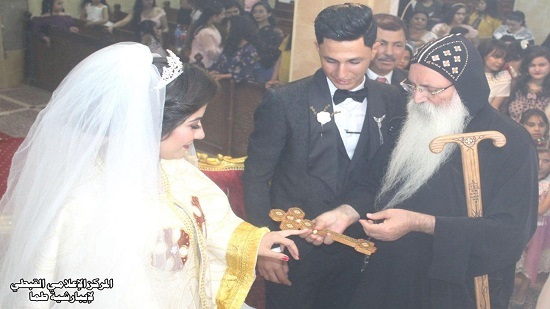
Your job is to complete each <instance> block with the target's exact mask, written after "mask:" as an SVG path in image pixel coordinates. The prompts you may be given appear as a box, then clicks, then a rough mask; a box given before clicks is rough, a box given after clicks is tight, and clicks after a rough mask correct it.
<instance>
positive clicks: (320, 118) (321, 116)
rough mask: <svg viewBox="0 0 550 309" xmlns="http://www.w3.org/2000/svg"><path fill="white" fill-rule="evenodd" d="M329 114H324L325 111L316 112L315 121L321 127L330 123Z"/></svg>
mask: <svg viewBox="0 0 550 309" xmlns="http://www.w3.org/2000/svg"><path fill="white" fill-rule="evenodd" d="M330 118H331V117H330V113H329V112H325V111H321V112H318V113H317V121H319V123H320V124H321V125H324V124H325V123H329V122H330Z"/></svg>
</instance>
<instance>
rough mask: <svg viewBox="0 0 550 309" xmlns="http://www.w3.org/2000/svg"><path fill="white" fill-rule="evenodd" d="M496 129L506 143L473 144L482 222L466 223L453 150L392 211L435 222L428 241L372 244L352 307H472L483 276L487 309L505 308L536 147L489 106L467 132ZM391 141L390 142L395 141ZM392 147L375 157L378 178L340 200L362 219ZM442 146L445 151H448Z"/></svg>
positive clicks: (531, 204)
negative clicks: (475, 285) (428, 217)
mask: <svg viewBox="0 0 550 309" xmlns="http://www.w3.org/2000/svg"><path fill="white" fill-rule="evenodd" d="M486 130H497V131H499V132H501V133H503V134H504V135H505V137H506V139H507V143H506V145H505V146H504V147H502V148H497V147H495V146H493V145H492V143H491V142H490V141H488V140H485V141H482V142H481V143H480V144H479V145H478V150H479V162H480V164H479V165H480V177H481V191H482V201H483V218H468V217H467V209H466V197H465V193H464V183H463V172H462V162H461V156H460V150H459V149H458V147H456V149H455V150H454V151H453V153H452V155H451V157H450V159H449V160H448V161H447V162H446V163H444V164H443V165H442V166H441V167H440V169H439V170H438V171H437V172H436V173H435V174H434V175H433V176H432V177H431V178H430V179H429V180H428V181H427V183H426V184H424V185H423V186H422V187H421V188H420V189H419V191H418V192H417V193H416V194H414V195H413V196H412V197H411V198H409V199H408V200H406V201H404V202H403V203H402V204H401V205H399V206H397V207H396V208H403V209H408V210H412V211H415V212H420V213H425V214H430V215H433V216H435V217H436V223H435V232H434V235H428V234H423V233H416V232H415V233H409V234H407V235H405V236H404V237H402V238H400V239H398V240H397V241H393V242H382V241H375V243H376V246H377V248H378V251H376V253H374V254H373V255H372V257H371V259H370V263H369V265H368V266H367V270H366V271H365V273H364V274H363V277H362V279H361V283H360V284H359V287H358V289H357V291H356V293H355V296H354V297H353V300H352V305H351V307H350V308H376V309H383V308H406V309H414V308H438V309H439V308H461V309H463V308H475V295H474V288H473V282H474V277H475V276H479V275H483V274H487V273H488V274H489V286H490V291H491V292H490V293H491V308H492V309H498V308H507V306H508V300H509V298H510V295H511V293H512V290H513V280H514V273H515V263H516V261H517V260H518V259H519V258H520V255H521V253H522V251H523V249H524V247H525V245H526V244H527V242H528V241H529V239H530V237H531V236H532V234H533V233H534V231H535V228H536V218H537V207H538V185H537V168H538V160H537V153H536V149H535V148H534V146H533V145H532V142H531V138H530V136H529V134H528V133H527V131H526V130H524V129H523V128H522V127H521V126H519V125H518V124H517V123H515V122H513V121H511V120H510V119H507V118H505V117H503V116H501V115H500V114H498V112H496V111H495V110H494V109H493V108H491V107H490V106H489V105H488V104H486V105H485V107H484V108H482V109H481V110H480V111H479V112H478V113H476V115H475V116H474V118H473V119H472V120H471V121H470V123H469V124H468V126H467V127H466V130H465V132H475V131H486ZM394 137H395V138H396V136H394ZM395 138H394V140H393V141H390V142H388V143H386V146H387V147H386V149H385V151H386V152H387V153H383V152H381V153H380V155H379V156H378V157H379V158H380V160H379V161H378V162H375V163H373V164H378V167H379V169H378V171H379V172H378V174H372V173H371V174H370V175H364V174H362V173H361V169H358V170H357V173H356V175H355V176H354V185H353V187H352V188H351V189H350V190H348V192H347V195H346V197H345V198H344V200H343V202H347V203H349V204H350V205H352V206H353V207H354V208H355V209H356V210H357V211H358V212H359V213H360V214H361V216H362V217H364V215H365V213H366V212H374V211H375V210H374V209H373V199H374V194H375V191H373V190H370V191H369V188H372V186H369V185H368V184H370V185H372V184H373V182H374V183H375V184H377V185H379V182H380V179H381V176H382V172H383V171H384V170H385V166H386V165H387V158H388V157H389V152H391V149H392V145H394V144H395ZM446 147H448V146H446Z"/></svg>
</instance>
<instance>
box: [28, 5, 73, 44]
mask: <svg viewBox="0 0 550 309" xmlns="http://www.w3.org/2000/svg"><path fill="white" fill-rule="evenodd" d="M63 4H64V3H63V0H42V15H41V16H39V17H35V18H33V19H32V22H33V26H32V32H33V34H34V35H37V36H39V37H40V38H41V39H42V40H44V42H46V45H48V46H50V37H49V36H48V31H49V29H50V27H59V28H61V29H66V30H69V31H70V32H78V28H77V27H76V26H75V24H74V21H73V18H72V17H71V16H69V15H67V14H65V8H64V6H63Z"/></svg>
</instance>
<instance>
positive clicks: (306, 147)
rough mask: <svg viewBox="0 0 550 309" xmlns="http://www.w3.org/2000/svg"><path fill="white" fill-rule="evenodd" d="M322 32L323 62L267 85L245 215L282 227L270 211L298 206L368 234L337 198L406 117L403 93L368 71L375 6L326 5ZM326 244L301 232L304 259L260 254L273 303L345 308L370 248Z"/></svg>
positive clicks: (323, 224) (252, 145) (341, 228)
mask: <svg viewBox="0 0 550 309" xmlns="http://www.w3.org/2000/svg"><path fill="white" fill-rule="evenodd" d="M315 35H316V44H315V45H316V47H317V51H318V53H319V57H320V62H321V67H322V68H321V69H319V70H318V71H317V72H316V73H315V74H314V75H313V76H309V77H307V78H304V79H302V80H299V81H296V82H293V83H290V84H287V85H285V86H282V87H278V88H273V89H269V90H268V91H267V92H266V94H265V96H264V98H263V101H262V103H261V104H260V105H259V106H258V108H257V110H256V112H255V115H254V120H255V128H254V131H253V133H252V134H251V136H250V141H249V145H248V159H247V160H246V162H245V171H244V175H243V185H244V190H245V202H246V217H247V220H248V221H249V222H251V223H253V224H255V225H258V226H268V227H270V228H271V229H279V227H278V224H277V223H275V222H273V221H272V220H271V219H270V218H269V215H268V214H269V211H270V210H271V209H275V208H280V209H284V210H287V209H288V208H290V207H293V206H298V207H300V208H302V209H303V210H304V212H305V213H306V217H307V218H308V219H314V218H317V219H316V222H317V226H316V228H319V229H322V228H329V229H331V230H333V231H336V232H344V233H345V234H347V235H350V236H352V237H359V236H361V235H363V236H364V234H363V233H362V231H361V228H360V226H359V225H358V224H357V220H358V219H359V215H358V212H359V211H357V212H356V210H354V209H352V208H351V206H349V205H340V204H341V203H340V202H339V201H338V196H339V195H340V194H341V193H342V191H343V188H344V187H345V186H346V183H347V181H348V179H349V175H350V172H351V171H352V170H353V169H354V167H355V166H357V164H358V162H359V161H363V160H365V159H369V158H371V157H373V156H374V154H375V153H376V152H377V150H378V149H379V148H380V146H381V145H382V144H383V143H384V140H385V139H386V138H387V136H388V134H389V131H390V129H391V126H392V123H393V122H394V121H395V120H396V119H400V118H399V117H401V116H402V115H403V114H404V108H405V104H406V103H405V101H406V99H405V97H404V95H403V92H401V91H399V90H398V89H396V88H395V87H392V86H389V85H385V84H382V83H378V82H375V81H372V80H369V79H368V78H366V75H365V74H366V71H367V69H368V67H369V63H370V60H371V59H372V56H373V54H374V53H375V52H376V48H377V44H375V39H376V25H375V23H374V21H373V15H372V11H371V9H370V8H369V7H367V6H365V5H361V4H349V3H348V4H341V5H334V6H331V7H328V8H326V9H324V10H323V11H322V12H321V13H319V15H318V16H317V18H316V19H315ZM339 205H340V206H339ZM359 213H363V214H364V213H366V210H365V211H364V212H359ZM348 227H349V228H348ZM321 241H323V239H320V240H319V239H318V238H315V236H308V237H307V239H305V240H304V239H300V238H298V239H296V243H297V245H298V246H299V249H300V260H291V261H289V262H284V261H278V260H273V259H259V260H258V271H259V273H260V275H261V276H262V277H264V278H265V279H266V306H267V308H345V307H346V306H347V304H348V302H349V300H350V296H351V295H352V294H353V291H354V289H355V286H356V284H357V281H358V278H359V275H360V273H361V268H362V265H363V257H364V255H362V254H360V253H357V252H356V251H354V249H352V248H350V247H346V246H344V245H340V244H335V245H332V246H313V245H312V244H309V243H308V242H313V243H315V244H319V243H320V242H321ZM291 284H292V285H291Z"/></svg>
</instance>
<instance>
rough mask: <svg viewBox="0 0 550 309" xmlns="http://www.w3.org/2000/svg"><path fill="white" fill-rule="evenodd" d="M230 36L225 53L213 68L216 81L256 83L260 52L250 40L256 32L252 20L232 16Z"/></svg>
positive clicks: (224, 48)
mask: <svg viewBox="0 0 550 309" xmlns="http://www.w3.org/2000/svg"><path fill="white" fill-rule="evenodd" d="M227 27H228V32H229V34H228V36H227V40H226V42H225V44H224V46H223V53H222V54H221V56H220V57H219V58H218V60H217V61H216V63H214V65H213V66H212V67H211V70H212V72H211V73H212V74H213V75H214V78H216V79H218V80H219V79H225V78H233V79H234V80H235V81H236V82H241V81H243V80H244V81H248V82H255V81H256V79H255V76H254V70H255V67H256V64H257V58H258V52H257V51H256V48H255V47H254V45H252V44H250V43H249V41H250V39H251V38H252V37H253V36H254V32H255V31H256V29H255V27H254V23H253V22H252V20H250V18H248V17H246V16H242V15H237V16H232V17H231V18H230V19H229V22H228V24H227Z"/></svg>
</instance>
